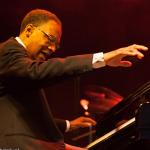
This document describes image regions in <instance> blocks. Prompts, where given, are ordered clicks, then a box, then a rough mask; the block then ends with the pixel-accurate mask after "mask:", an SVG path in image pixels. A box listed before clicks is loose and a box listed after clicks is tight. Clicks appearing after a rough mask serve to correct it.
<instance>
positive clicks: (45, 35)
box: [19, 9, 62, 60]
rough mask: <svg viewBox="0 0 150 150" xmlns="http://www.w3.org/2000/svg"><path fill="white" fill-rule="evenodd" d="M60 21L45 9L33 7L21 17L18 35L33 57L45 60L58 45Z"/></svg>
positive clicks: (60, 31)
mask: <svg viewBox="0 0 150 150" xmlns="http://www.w3.org/2000/svg"><path fill="white" fill-rule="evenodd" d="M61 33H62V30H61V21H60V20H59V19H58V17H57V16H56V15H55V14H53V13H51V12H49V11H46V10H41V9H35V10H32V11H30V12H29V13H28V14H27V15H26V16H25V17H24V19H23V21H22V23H21V28H20V35H19V37H20V38H21V40H22V41H23V42H24V44H25V46H26V47H27V50H28V52H29V53H30V55H31V57H32V58H33V59H40V60H45V59H47V57H48V56H49V55H50V54H51V53H52V52H55V50H56V49H57V48H58V46H59V42H60V38H61Z"/></svg>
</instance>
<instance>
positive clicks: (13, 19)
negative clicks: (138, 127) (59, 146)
mask: <svg viewBox="0 0 150 150" xmlns="http://www.w3.org/2000/svg"><path fill="white" fill-rule="evenodd" d="M34 8H42V9H47V10H50V11H52V12H53V13H55V14H56V15H57V16H58V17H59V18H60V19H61V21H62V24H63V36H62V41H61V49H60V50H59V51H58V52H57V53H56V56H63V57H64V56H68V55H75V54H82V53H95V52H99V51H103V52H107V51H110V50H113V49H116V48H119V47H124V46H128V45H130V44H134V43H137V44H143V45H146V46H148V47H150V1H149V0H92V1H91V0H18V1H17V0H4V1H3V2H1V5H0V18H1V21H0V27H1V29H0V33H1V34H0V35H1V36H0V41H1V42H2V41H4V40H6V39H8V38H9V37H10V36H17V35H18V34H19V28H20V22H21V20H22V18H23V17H24V15H25V14H26V13H27V12H28V11H30V10H31V9H34ZM149 64H150V53H149V52H148V53H146V55H145V58H144V59H143V60H142V61H141V62H137V63H135V64H134V66H133V67H131V68H111V67H105V68H101V69H99V70H97V71H94V72H90V73H87V74H85V75H82V76H81V77H73V78H70V79H68V80H64V81H62V82H59V83H57V84H55V85H53V86H51V87H48V88H46V93H47V97H48V99H49V102H50V104H51V107H52V110H53V113H54V115H55V116H57V117H61V118H67V119H73V118H75V117H76V116H79V115H80V112H81V110H80V109H81V108H80V106H79V100H80V98H83V97H84V95H83V93H84V88H85V87H86V86H87V85H91V84H92V85H93V84H94V85H95V84H96V85H100V86H101V85H103V86H106V87H109V88H111V89H113V90H114V91H116V92H118V93H119V94H121V95H122V96H124V97H126V96H127V95H128V94H129V93H131V92H132V91H134V90H135V89H136V88H137V87H139V86H140V85H142V84H143V83H145V82H147V81H148V80H149V79H150V69H149V68H150V67H149V66H150V65H149Z"/></svg>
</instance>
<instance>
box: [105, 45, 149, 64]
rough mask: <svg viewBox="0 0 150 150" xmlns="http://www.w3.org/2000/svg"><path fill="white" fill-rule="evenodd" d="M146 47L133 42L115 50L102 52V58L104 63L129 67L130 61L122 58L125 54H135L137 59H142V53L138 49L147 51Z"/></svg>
mask: <svg viewBox="0 0 150 150" xmlns="http://www.w3.org/2000/svg"><path fill="white" fill-rule="evenodd" d="M147 50H148V48H147V47H145V46H143V45H136V44H133V45H131V46H127V47H123V48H119V49H117V50H113V51H110V52H108V53H105V54H104V60H105V62H106V65H108V66H112V67H118V66H122V67H130V66H132V62H131V61H128V60H122V59H123V58H124V57H126V56H133V57H134V56H135V57H137V58H138V59H142V58H143V57H144V55H143V54H142V53H141V52H140V51H147Z"/></svg>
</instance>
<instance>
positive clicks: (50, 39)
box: [37, 28, 60, 49]
mask: <svg viewBox="0 0 150 150" xmlns="http://www.w3.org/2000/svg"><path fill="white" fill-rule="evenodd" d="M37 29H38V30H39V31H41V32H42V33H43V34H44V35H45V36H46V37H47V39H48V41H49V42H50V43H54V44H55V46H56V49H59V48H60V45H59V43H58V41H57V39H56V37H55V36H54V35H48V34H47V33H45V32H44V31H43V30H41V29H39V28H37Z"/></svg>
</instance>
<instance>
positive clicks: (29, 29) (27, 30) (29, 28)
mask: <svg viewBox="0 0 150 150" xmlns="http://www.w3.org/2000/svg"><path fill="white" fill-rule="evenodd" d="M34 30H35V27H34V26H33V25H32V24H28V25H27V26H26V27H25V34H26V36H27V37H30V35H31V34H32V33H33V31H34Z"/></svg>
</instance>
